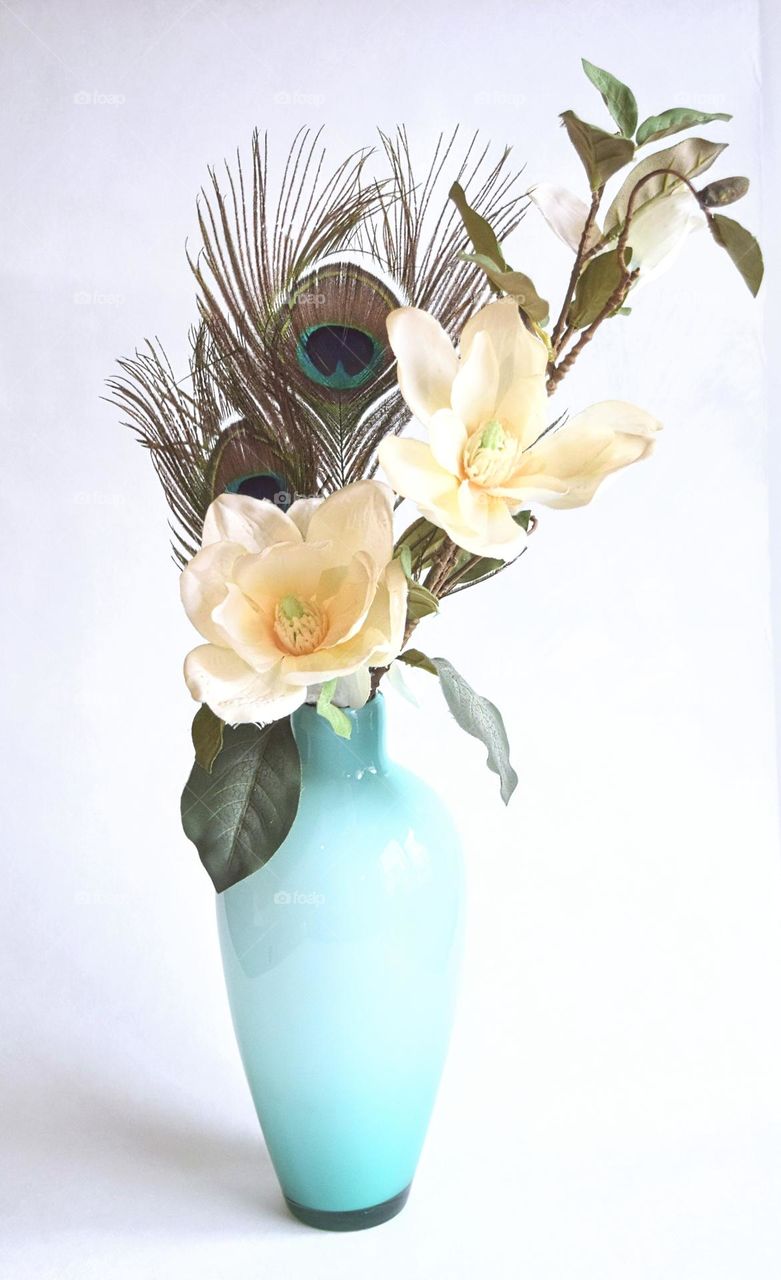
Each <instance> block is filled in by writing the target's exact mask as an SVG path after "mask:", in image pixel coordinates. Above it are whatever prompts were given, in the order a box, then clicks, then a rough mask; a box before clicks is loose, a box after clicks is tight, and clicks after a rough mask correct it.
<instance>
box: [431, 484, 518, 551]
mask: <svg viewBox="0 0 781 1280" xmlns="http://www.w3.org/2000/svg"><path fill="white" fill-rule="evenodd" d="M458 505H459V509H460V511H461V513H462V516H463V526H462V527H461V528H460V529H459V530H456V531H453V532H451V534H450V536H451V538H452V539H453V541H454V542H456V543H457V545H458V546H460V547H463V548H464V550H465V551H471V552H472V554H473V555H480V556H491V557H495V558H496V559H498V560H514V559H515V557H516V556H517V555H520V553H521V551H522V550H523V548H524V547H525V545H526V531H525V529H523V527H522V526H521V525H519V524H516V523H515V521H514V520H513V518H512V515H511V514H510V508H509V506H508V504H507V502H506V501H505V500H504V499H502V498H495V497H493V496H492V495H491V494H489V493H486V492H485V490H484V489H480V488H479V487H478V486H477V485H474V484H470V483H469V482H468V481H464V483H463V484H462V485H461V488H460V489H459V493H458ZM456 533H458V537H456Z"/></svg>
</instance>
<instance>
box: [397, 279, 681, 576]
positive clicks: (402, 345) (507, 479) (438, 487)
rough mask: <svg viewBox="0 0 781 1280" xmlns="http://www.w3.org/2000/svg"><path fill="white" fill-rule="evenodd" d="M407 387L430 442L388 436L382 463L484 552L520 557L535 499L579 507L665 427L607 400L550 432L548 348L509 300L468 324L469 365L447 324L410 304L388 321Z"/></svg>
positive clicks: (427, 510) (452, 532)
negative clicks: (524, 519)
mask: <svg viewBox="0 0 781 1280" xmlns="http://www.w3.org/2000/svg"><path fill="white" fill-rule="evenodd" d="M388 333H389V336H390V343H391V346H392V347H393V350H394V352H395V354H396V358H397V361H398V375H399V387H400V390H401V393H402V395H403V397H404V399H405V400H406V402H407V405H408V406H409V408H410V409H411V411H412V413H413V414H414V415H415V417H416V418H417V419H418V420H419V421H420V422H421V423H422V424H423V425H424V426H425V427H426V428H427V430H428V436H429V441H428V443H427V444H425V443H423V442H422V441H420V440H409V439H398V438H395V437H389V438H387V439H385V440H384V441H383V443H382V445H381V446H380V453H379V456H380V462H381V464H382V467H383V469H384V471H385V474H386V475H387V477H388V479H389V480H390V482H391V484H392V485H393V487H394V489H396V490H397V492H398V493H400V494H403V495H404V497H407V498H411V499H412V500H413V501H414V502H416V503H417V504H418V507H419V508H420V511H421V513H422V514H423V515H424V516H426V517H427V519H429V520H430V521H431V522H432V524H435V525H437V526H438V527H439V528H440V529H444V530H445V531H446V533H448V535H449V536H450V537H451V538H452V540H453V542H455V543H456V545H457V546H459V547H463V548H464V550H466V551H470V552H472V553H473V554H475V555H482V556H493V557H497V558H499V559H502V560H510V559H512V558H513V557H514V556H516V555H518V553H519V552H520V551H521V550H522V549H523V545H524V541H525V537H526V534H525V532H524V530H523V529H522V528H521V527H520V526H519V525H518V524H517V523H516V522H515V520H514V519H513V515H514V514H517V513H518V512H519V511H520V510H521V509H522V508H523V507H525V506H528V504H529V503H530V502H542V503H545V504H546V505H547V506H550V507H578V506H582V505H583V504H584V503H587V502H589V501H590V500H591V498H592V497H593V495H594V493H595V491H596V489H597V487H598V485H599V484H600V482H601V481H602V480H603V479H604V477H605V476H606V475H609V474H610V472H612V471H617V470H618V469H619V468H620V467H625V466H628V465H629V463H631V462H637V461H638V460H639V459H640V458H644V457H645V456H646V455H647V454H648V453H649V452H650V451H651V448H652V444H653V436H654V434H655V432H656V431H657V430H658V427H659V424H658V423H657V422H656V421H655V420H654V419H653V418H651V417H650V415H649V414H647V413H645V412H643V410H642V409H637V408H635V406H634V405H631V404H625V403H623V402H622V401H619V400H607V401H604V402H603V403H601V404H596V405H593V406H592V407H591V408H590V409H586V410H585V411H584V412H583V413H579V414H577V415H576V416H575V417H573V418H570V419H569V421H567V422H566V423H564V424H563V425H561V426H559V427H555V428H553V429H551V430H546V424H547V420H548V399H547V395H546V388H545V372H546V366H547V359H548V353H547V350H546V348H545V344H544V343H543V342H542V341H541V340H540V339H539V338H537V337H535V335H534V334H532V333H530V332H529V330H528V329H527V328H526V326H525V325H524V323H523V321H522V320H521V317H520V314H519V312H518V307H517V306H516V304H515V303H514V302H513V301H512V299H510V298H505V299H503V300H502V301H500V302H491V303H489V304H488V306H486V307H483V309H482V310H481V311H479V312H478V313H477V314H476V315H475V316H473V317H472V318H471V320H469V321H468V322H467V324H466V325H465V327H464V330H463V332H462V334H461V347H460V359H459V356H458V355H456V352H455V350H454V348H453V345H452V343H451V341H450V339H449V337H448V336H447V334H446V333H445V331H444V329H443V328H442V327H441V325H440V324H438V322H437V321H436V320H435V319H434V318H433V316H430V315H428V314H427V313H426V312H424V311H419V310H417V309H416V308H414V307H402V308H400V309H399V310H396V311H393V312H391V314H390V316H389V317H388Z"/></svg>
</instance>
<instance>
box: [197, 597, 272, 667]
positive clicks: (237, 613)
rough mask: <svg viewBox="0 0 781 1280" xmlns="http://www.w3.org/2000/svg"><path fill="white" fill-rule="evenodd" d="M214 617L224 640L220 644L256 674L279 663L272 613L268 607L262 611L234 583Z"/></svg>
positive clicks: (215, 611)
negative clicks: (230, 650) (235, 654)
mask: <svg viewBox="0 0 781 1280" xmlns="http://www.w3.org/2000/svg"><path fill="white" fill-rule="evenodd" d="M213 618H214V622H215V624H216V626H217V627H218V628H219V631H220V634H221V635H222V636H223V637H224V639H223V640H222V641H221V643H222V644H223V645H225V646H226V647H227V648H229V649H232V650H233V652H234V653H237V654H238V655H239V657H240V658H241V659H242V660H243V661H244V662H246V663H247V665H248V666H250V667H252V669H253V670H254V671H267V670H268V669H269V667H273V666H274V663H275V662H279V659H280V651H279V644H278V643H277V640H276V637H275V635H274V629H273V624H274V618H273V612H272V611H271V609H270V608H269V606H268V604H267V605H266V608H265V609H260V608H259V607H258V606H257V605H256V604H255V603H254V601H252V600H250V598H249V597H248V596H247V595H245V594H244V592H243V591H241V590H240V589H239V587H237V586H236V584H235V583H234V582H229V583H228V586H227V589H226V593H225V599H224V600H223V601H221V603H220V604H219V605H218V606H217V607H216V609H215V610H214V613H213Z"/></svg>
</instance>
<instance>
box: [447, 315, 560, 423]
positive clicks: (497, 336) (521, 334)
mask: <svg viewBox="0 0 781 1280" xmlns="http://www.w3.org/2000/svg"><path fill="white" fill-rule="evenodd" d="M479 333H485V334H487V336H488V338H489V340H490V343H491V346H492V348H493V352H494V355H495V357H496V360H497V364H498V369H499V382H498V386H497V391H496V400H495V403H494V408H493V416H494V417H496V418H499V419H501V421H502V425H503V426H504V427H505V430H509V431H510V432H511V433H512V434H513V435H514V436H515V437H516V439H518V440H519V441H520V442H521V443H522V444H524V445H525V444H527V443H531V441H532V440H534V439H536V437H537V436H538V435H539V433H540V430H541V429H542V426H543V425H544V422H545V417H546V413H547V403H548V397H547V392H546V389H545V371H546V369H547V365H548V351H547V348H546V346H545V343H544V342H543V341H542V339H541V338H537V337H535V335H534V334H532V333H530V332H529V330H528V329H527V328H526V326H525V324H524V323H523V321H522V319H521V315H520V312H519V310H518V306H517V304H516V303H515V302H514V301H513V300H512V298H502V299H501V301H499V302H489V303H488V305H487V306H485V307H483V308H482V310H480V311H478V312H477V314H476V315H474V316H472V318H471V320H468V321H467V323H466V324H465V325H464V329H463V332H462V334H461V358H462V360H468V359H469V356H470V352H471V350H472V345H473V343H474V341H475V338H476V337H477V335H478V334H479Z"/></svg>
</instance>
